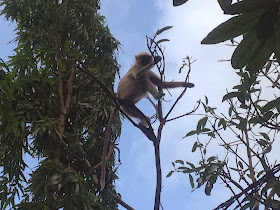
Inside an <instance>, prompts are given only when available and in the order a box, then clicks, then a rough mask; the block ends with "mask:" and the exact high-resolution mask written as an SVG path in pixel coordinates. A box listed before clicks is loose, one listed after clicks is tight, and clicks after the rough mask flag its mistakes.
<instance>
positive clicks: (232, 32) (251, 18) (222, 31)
mask: <svg viewBox="0 0 280 210" xmlns="http://www.w3.org/2000/svg"><path fill="white" fill-rule="evenodd" d="M257 16H258V14H256V13H253V12H252V13H248V14H242V15H239V16H235V17H233V18H231V19H229V20H227V21H226V22H224V23H222V24H221V25H219V26H218V27H216V28H215V29H213V30H212V31H211V32H210V33H209V34H208V35H207V36H206V37H205V38H204V39H203V40H202V41H201V44H217V43H220V42H224V41H226V40H230V39H233V38H235V37H237V36H240V35H242V34H244V33H245V32H247V31H250V30H251V29H252V28H253V26H254V25H255V24H256V23H257V18H256V17H257Z"/></svg>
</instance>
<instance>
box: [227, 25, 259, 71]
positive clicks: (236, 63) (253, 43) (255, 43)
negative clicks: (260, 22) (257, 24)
mask: <svg viewBox="0 0 280 210" xmlns="http://www.w3.org/2000/svg"><path fill="white" fill-rule="evenodd" d="M260 44H261V41H260V40H259V39H258V38H257V35H256V32H255V30H251V31H250V32H249V33H248V34H247V35H245V36H244V38H243V40H242V41H241V43H240V44H239V45H238V46H237V48H236V49H235V51H234V53H233V55H232V57H231V65H232V67H233V68H235V69H241V68H243V67H244V66H246V65H247V64H248V63H249V61H250V59H251V58H252V57H253V55H254V54H255V52H256V51H257V49H258V48H259V46H260Z"/></svg>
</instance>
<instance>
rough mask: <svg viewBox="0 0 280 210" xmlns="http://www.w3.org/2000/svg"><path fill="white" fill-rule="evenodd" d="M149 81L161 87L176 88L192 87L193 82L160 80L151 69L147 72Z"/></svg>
mask: <svg viewBox="0 0 280 210" xmlns="http://www.w3.org/2000/svg"><path fill="white" fill-rule="evenodd" d="M149 78H150V81H151V82H152V83H153V84H155V85H156V86H161V87H162V88H165V89H166V88H177V87H188V88H192V87H194V84H193V83H190V82H173V81H171V82H161V80H160V78H159V77H158V76H157V75H156V74H155V73H154V72H152V71H150V72H149Z"/></svg>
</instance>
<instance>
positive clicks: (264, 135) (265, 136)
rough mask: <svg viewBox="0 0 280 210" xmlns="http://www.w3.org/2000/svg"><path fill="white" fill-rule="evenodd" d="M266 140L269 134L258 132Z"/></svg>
mask: <svg viewBox="0 0 280 210" xmlns="http://www.w3.org/2000/svg"><path fill="white" fill-rule="evenodd" d="M260 134H261V135H262V136H263V137H264V138H265V139H266V140H267V141H270V138H269V136H268V135H267V133H260Z"/></svg>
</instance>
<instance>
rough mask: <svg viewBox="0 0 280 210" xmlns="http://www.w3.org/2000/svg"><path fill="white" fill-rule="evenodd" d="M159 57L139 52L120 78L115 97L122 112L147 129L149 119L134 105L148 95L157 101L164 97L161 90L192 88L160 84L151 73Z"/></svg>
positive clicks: (175, 84)
mask: <svg viewBox="0 0 280 210" xmlns="http://www.w3.org/2000/svg"><path fill="white" fill-rule="evenodd" d="M161 59H162V58H161V56H155V57H153V56H152V55H151V54H149V53H146V52H141V53H139V54H137V55H136V56H135V62H134V64H133V65H132V67H131V68H130V69H129V70H128V72H127V73H126V74H125V75H124V76H123V77H122V78H121V80H120V82H119V85H118V90H117V96H118V99H119V101H120V105H121V108H122V110H123V111H124V112H125V113H126V114H127V115H129V116H130V117H133V118H137V119H139V120H140V123H139V125H142V126H145V127H148V126H149V124H150V118H149V117H147V116H146V115H144V114H143V113H142V112H141V111H140V110H139V109H138V108H137V107H136V106H135V104H136V103H137V102H139V101H140V100H141V99H142V98H144V97H146V96H147V95H148V93H150V94H151V95H152V96H153V97H154V99H156V100H159V99H160V98H162V97H163V96H164V93H163V91H159V90H158V88H157V87H161V88H165V89H168V88H177V87H185V88H186V87H187V88H192V87H194V84H193V83H188V82H162V81H161V79H160V77H159V76H158V75H156V74H155V73H154V72H152V71H151V70H152V68H153V66H154V65H156V64H157V63H158V62H160V61H161Z"/></svg>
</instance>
